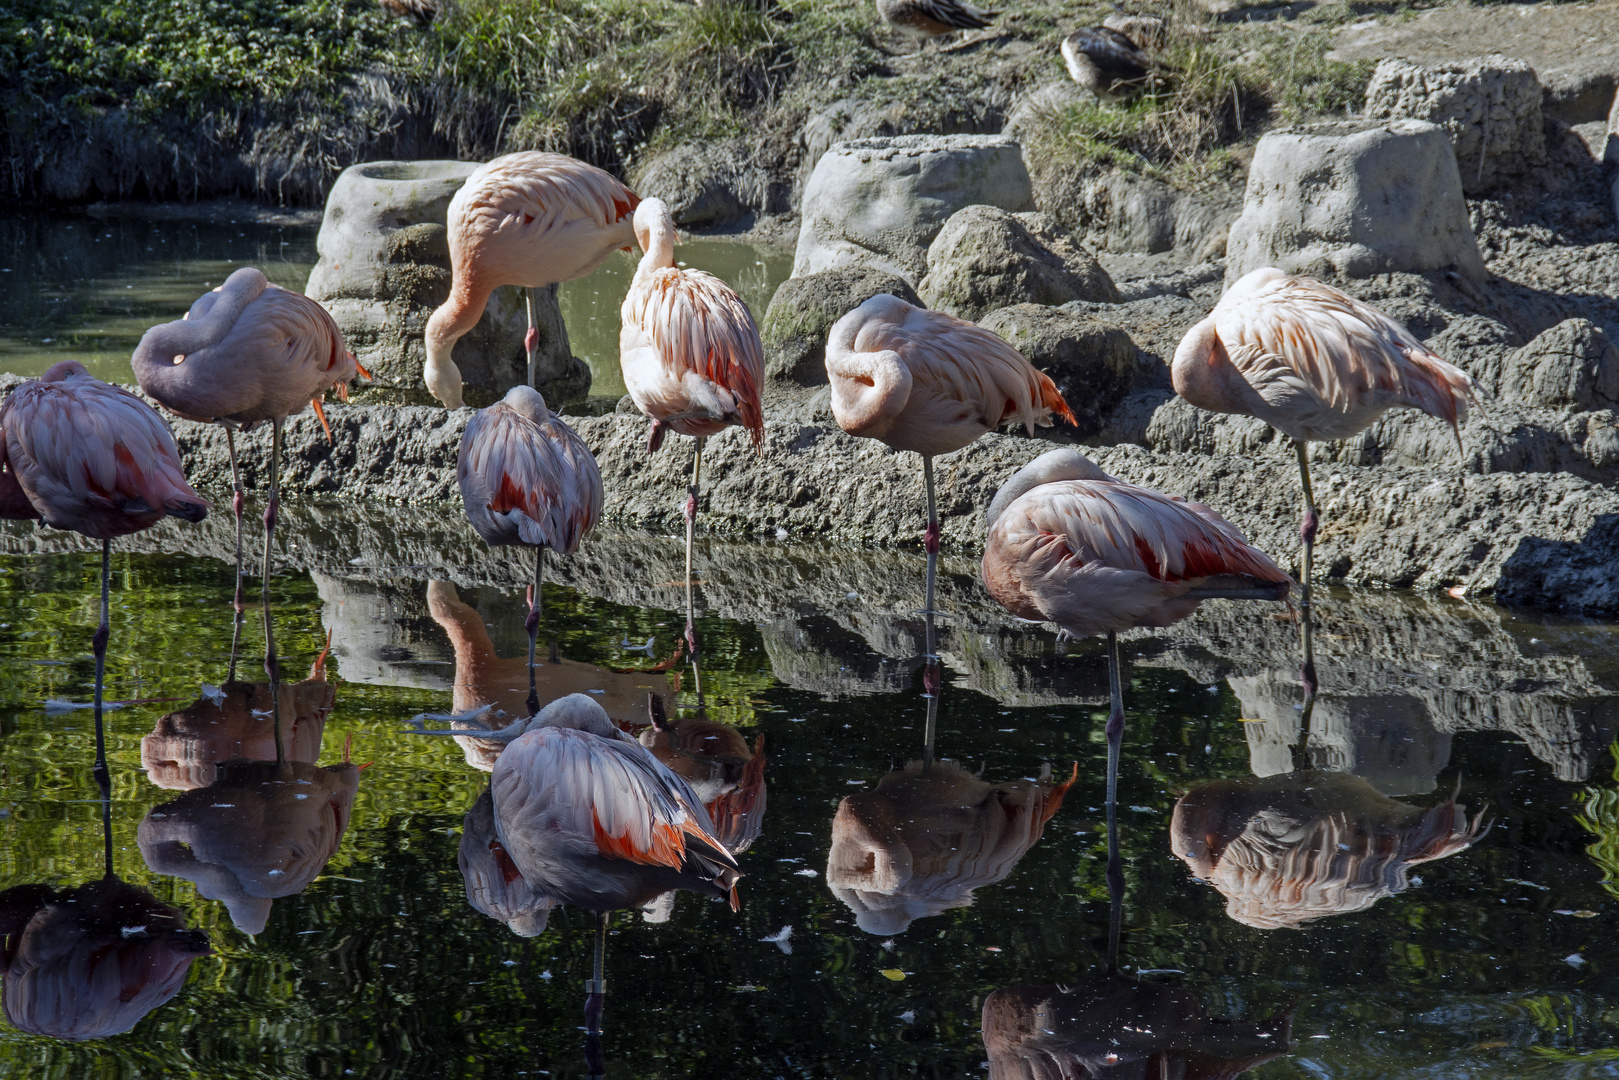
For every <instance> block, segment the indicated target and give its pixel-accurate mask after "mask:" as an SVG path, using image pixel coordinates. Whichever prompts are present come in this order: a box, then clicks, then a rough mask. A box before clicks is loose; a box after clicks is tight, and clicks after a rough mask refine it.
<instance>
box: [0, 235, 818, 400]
mask: <svg viewBox="0 0 1619 1080" xmlns="http://www.w3.org/2000/svg"><path fill="white" fill-rule="evenodd" d="M318 231H319V230H318V228H316V227H315V226H313V225H269V224H263V223H259V222H255V221H246V220H244V221H185V220H171V219H165V218H159V219H142V218H138V217H137V218H118V219H116V220H114V219H108V218H101V217H96V216H93V215H90V214H67V213H49V212H31V213H29V214H26V215H20V214H18V215H0V371H10V372H15V373H16V374H19V375H41V374H43V373H44V372H45V369H46V368H48V367H50V366H51V365H52V364H54V363H57V362H58V361H61V360H77V361H79V362H80V363H82V364H83V365H84V366H85V367H86V368H88V369H89V371H90V373H91V374H92V375H94V376H96V377H97V378H99V379H106V380H108V381H109V382H122V383H129V382H131V381H133V380H132V376H131V373H130V369H129V356H130V354H131V353H132V352H134V351H135V346H136V345H137V344H138V343H139V342H140V339H141V335H142V334H144V333H145V332H146V330H147V328H149V327H151V326H152V325H154V324H156V323H160V322H166V321H168V320H170V319H175V318H178V317H179V316H181V315H183V314H185V312H186V310H187V309H188V308H189V307H190V306H191V303H192V301H194V300H196V298H197V297H198V296H199V295H201V294H202V293H203V292H204V291H205V290H207V289H211V288H213V287H214V286H216V285H218V284H219V283H220V282H222V281H224V280H225V278H226V277H228V276H230V273H231V271H233V270H235V269H237V268H238V267H241V266H256V267H258V268H259V269H260V270H263V271H264V273H265V276H266V277H268V278H269V279H270V281H271V282H273V283H274V284H277V285H281V286H284V287H286V288H289V289H296V290H299V291H302V290H303V288H304V284H305V283H306V282H307V281H308V280H309V271H310V270H311V269H313V267H314V265H315V258H316V253H315V235H316V233H317V232H318ZM678 254H679V256H680V260H681V265H683V266H686V265H689V266H694V267H696V268H698V269H700V270H707V271H708V272H710V273H712V274H716V275H718V276H719V277H721V278H723V279H724V280H725V281H727V282H729V283H730V284H731V286H732V287H733V288H735V289H736V290H737V292H738V293H739V294H740V295H741V297H742V299H743V300H745V301H746V302H747V304H748V306H749V307H751V308H752V309H753V313H754V317H755V318H756V319H762V318H763V317H764V312H765V308H766V307H767V306H768V305H769V303H770V297H771V295H772V294H773V293H774V292H775V289H776V286H777V285H779V284H781V282H782V281H784V280H786V278H787V276H788V275H789V274H790V273H791V272H792V262H793V255H792V251H791V250H790V249H784V248H761V247H755V246H753V245H750V244H740V243H736V242H734V241H729V240H716V239H699V240H694V241H692V242H691V243H687V244H682V245H681V247H680V248H679V250H678ZM634 273H635V260H634V259H633V258H632V257H631V256H630V255H629V254H627V253H624V252H617V253H615V254H614V255H613V256H612V257H611V258H610V259H609V260H608V261H607V263H606V265H604V266H602V267H601V268H600V269H599V270H597V271H596V273H594V274H592V275H591V276H590V277H588V278H584V279H582V280H579V281H569V282H565V283H564V284H563V285H562V287H561V289H560V290H559V294H558V301H559V303H560V304H561V307H562V316H563V320H564V321H565V322H566V323H567V326H568V337H569V344H570V345H571V346H572V348H573V352H574V355H576V356H578V357H579V358H581V359H582V360H584V361H586V362H587V363H588V364H589V365H590V370H591V375H592V383H591V394H592V396H596V397H612V398H618V397H621V396H622V395H623V394H624V378H623V375H622V374H621V373H620V372H619V366H618V327H619V313H618V309H619V305H620V304H621V303H623V301H624V294H625V293H626V292H627V291H628V290H629V285H630V278H631V276H632V275H633V274H634Z"/></svg>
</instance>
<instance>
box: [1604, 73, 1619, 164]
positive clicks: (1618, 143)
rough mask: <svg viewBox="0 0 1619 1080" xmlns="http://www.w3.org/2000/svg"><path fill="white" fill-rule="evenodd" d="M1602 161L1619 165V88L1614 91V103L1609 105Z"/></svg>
mask: <svg viewBox="0 0 1619 1080" xmlns="http://www.w3.org/2000/svg"><path fill="white" fill-rule="evenodd" d="M1602 161H1603V163H1604V164H1606V165H1619V90H1615V91H1614V95H1613V104H1612V105H1610V106H1608V135H1607V138H1606V139H1604V140H1603V143H1602Z"/></svg>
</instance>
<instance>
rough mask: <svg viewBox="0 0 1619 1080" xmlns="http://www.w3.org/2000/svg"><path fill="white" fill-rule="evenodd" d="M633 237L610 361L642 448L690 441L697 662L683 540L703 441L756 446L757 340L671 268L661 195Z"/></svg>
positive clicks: (645, 205)
mask: <svg viewBox="0 0 1619 1080" xmlns="http://www.w3.org/2000/svg"><path fill="white" fill-rule="evenodd" d="M635 238H636V240H637V241H638V242H639V243H640V245H641V250H642V251H644V252H645V254H644V255H642V257H641V262H640V265H639V266H637V267H636V269H635V277H634V278H633V279H632V280H631V282H630V291H629V293H628V294H627V295H626V296H625V297H624V305H623V307H622V309H621V310H620V313H619V314H620V316H621V318H622V320H623V326H622V329H621V330H620V331H619V336H618V357H619V365H620V366H621V368H622V369H623V372H624V385H625V387H626V388H627V389H628V390H629V392H630V397H631V399H633V400H634V402H635V407H636V408H638V409H640V410H641V412H643V413H645V414H646V415H647V416H648V417H650V418H651V420H652V431H651V434H650V436H649V437H648V440H647V452H648V453H651V452H653V451H656V450H657V449H658V447H660V446H662V445H663V437H664V434H665V432H666V431H677V432H679V433H680V434H682V435H690V436H692V437H693V438H695V439H696V440H697V450H696V453H695V454H694V455H693V457H692V463H691V487H690V488H689V489H688V490H687V493H686V505H685V517H686V644H687V647H688V649H689V650H690V652H691V658H692V662H693V663H694V664H695V663H696V662H697V659H698V648H697V631H696V628H695V626H694V625H693V624H694V621H695V611H694V608H693V601H692V582H691V564H692V545H693V543H694V538H695V536H696V521H697V496H698V492H699V489H700V483H701V477H702V466H703V442H704V440H706V439H707V438H708V437H709V436H710V435H718V434H719V433H720V432H721V431H724V430H725V429H726V428H727V427H731V426H732V425H740V426H742V427H744V428H746V429H747V431H748V437H749V438H750V439H751V440H752V441H753V446H754V449H755V450H759V449H761V448H762V447H763V446H764V431H765V421H764V408H763V405H762V404H761V401H760V396H759V394H760V388H761V386H762V384H763V381H764V346H763V345H762V344H761V343H760V341H759V328H758V327H757V326H756V325H754V321H753V313H752V312H751V311H749V310H748V305H747V304H745V303H743V301H742V298H741V297H740V296H738V295H737V294H736V290H734V289H732V288H731V287H730V286H729V285H727V284H725V282H723V281H721V280H720V279H719V278H717V277H715V276H714V275H713V274H708V273H704V272H703V271H701V270H691V269H688V268H686V267H683V266H676V265H675V225H674V220H673V219H672V218H671V217H670V216H669V208H668V207H667V206H666V205H664V202H663V200H662V199H646V200H644V201H643V202H642V203H641V205H640V207H639V208H637V210H636V211H635Z"/></svg>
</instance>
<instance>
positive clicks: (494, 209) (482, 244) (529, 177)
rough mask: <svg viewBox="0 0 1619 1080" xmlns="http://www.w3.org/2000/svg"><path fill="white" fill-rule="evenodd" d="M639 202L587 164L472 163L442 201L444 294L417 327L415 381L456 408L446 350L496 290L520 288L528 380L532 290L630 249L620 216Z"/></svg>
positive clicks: (522, 158)
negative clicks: (421, 361)
mask: <svg viewBox="0 0 1619 1080" xmlns="http://www.w3.org/2000/svg"><path fill="white" fill-rule="evenodd" d="M640 201H641V200H640V198H639V197H638V196H637V195H636V194H635V192H633V191H631V190H630V189H629V188H627V187H625V186H624V185H623V184H621V183H619V182H618V181H617V180H615V179H613V178H612V177H611V176H609V175H608V174H607V173H605V172H603V171H602V170H600V169H598V168H596V167H595V166H594V165H586V164H585V163H584V162H583V161H578V160H576V159H574V158H571V157H567V156H565V155H563V154H547V153H542V152H540V151H537V150H525V151H522V152H520V153H516V154H507V155H506V156H504V157H498V158H496V159H495V160H493V161H491V162H488V163H486V164H484V165H480V166H479V167H478V168H477V169H475V170H473V173H472V175H471V176H469V177H467V182H466V183H465V184H463V185H462V186H461V189H460V190H459V191H457V192H456V193H455V197H454V198H453V199H451V200H450V209H449V214H448V216H447V219H446V224H447V225H448V226H449V232H450V235H449V242H450V295H449V296H448V297H447V298H446V299H445V301H444V303H442V304H440V305H439V306H438V308H437V309H436V310H435V311H434V312H433V314H432V316H431V317H429V319H428V320H427V334H426V346H427V364H426V366H425V368H424V369H423V371H422V380H423V381H424V382H425V383H426V384H427V389H428V390H429V391H430V392H431V393H432V395H433V396H434V397H435V398H437V399H438V400H439V401H441V402H443V403H444V406H445V407H446V408H450V409H459V408H461V406H462V404H463V402H462V397H461V370H460V369H459V368H457V367H456V366H455V361H454V360H453V359H451V357H450V353H451V351H452V350H453V349H454V348H455V343H456V342H457V341H459V340H460V339H461V337H462V335H464V334H466V333H467V332H468V331H469V330H471V329H472V328H473V327H474V326H477V325H478V320H479V319H481V318H483V312H484V308H485V306H487V305H488V303H489V294H490V293H492V292H494V291H495V290H496V289H497V288H499V287H500V286H502V285H518V286H521V287H522V288H524V289H525V290H527V299H528V334H527V336H526V337H525V338H524V339H523V348H524V349H525V351H527V353H528V382H529V385H531V386H532V385H533V383H534V374H535V373H534V365H535V358H536V347H537V345H538V343H539V330H538V329H537V327H536V322H535V312H534V305H535V290H536V289H542V288H546V287H548V286H552V285H555V284H557V283H558V282H562V281H572V280H573V279H574V278H581V277H584V276H586V275H587V274H590V273H593V272H594V271H595V270H596V268H597V267H599V266H600V265H601V264H602V263H604V262H606V261H607V257H608V256H609V255H611V254H612V253H613V252H614V251H615V250H617V249H619V248H623V249H624V250H626V251H628V250H629V249H630V247H631V245H632V244H633V243H634V242H635V238H634V235H633V234H632V232H631V230H630V214H631V213H632V212H633V211H634V210H635V207H636V205H637V204H638V203H639V202H640Z"/></svg>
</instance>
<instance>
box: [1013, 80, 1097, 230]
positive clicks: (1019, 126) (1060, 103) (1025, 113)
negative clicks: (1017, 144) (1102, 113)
mask: <svg viewBox="0 0 1619 1080" xmlns="http://www.w3.org/2000/svg"><path fill="white" fill-rule="evenodd" d="M1094 100H1095V99H1094V98H1092V97H1091V95H1090V93H1089V91H1086V90H1082V89H1081V88H1080V86H1079V84H1078V83H1076V82H1074V80H1073V79H1060V80H1053V81H1051V82H1048V83H1041V84H1040V85H1039V86H1037V87H1035V88H1034V89H1033V90H1031V91H1029V92H1028V93H1026V94H1024V95H1023V96H1022V97H1020V98H1018V99H1017V100H1016V101H1015V102H1014V103H1013V105H1012V109H1011V111H1010V112H1008V113H1007V114H1006V126H1005V127H1003V128H1001V134H1002V135H1005V136H1006V137H1008V138H1011V139H1018V140H1019V141H1022V140H1023V139H1024V138H1025V137H1026V136H1027V135H1028V134H1029V133H1030V131H1031V130H1032V129H1033V128H1035V127H1036V126H1038V125H1041V124H1044V123H1047V122H1049V120H1050V118H1052V117H1054V116H1056V115H1058V114H1060V113H1062V112H1063V111H1065V110H1067V109H1070V108H1073V107H1075V106H1080V105H1087V106H1088V105H1090V104H1091V103H1092V102H1093V101H1094ZM1029 171H1030V173H1031V174H1032V173H1034V171H1035V170H1034V169H1032V168H1031V169H1030V170H1029ZM1035 201H1036V202H1037V203H1038V202H1039V199H1038V198H1036V200H1035Z"/></svg>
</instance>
